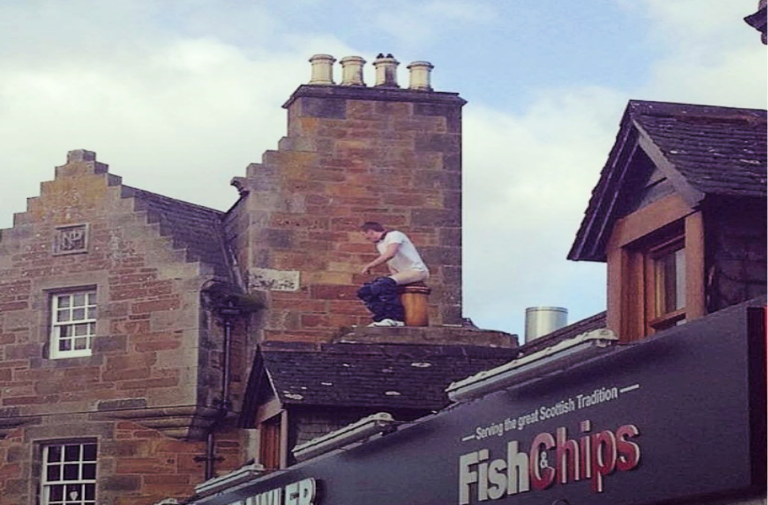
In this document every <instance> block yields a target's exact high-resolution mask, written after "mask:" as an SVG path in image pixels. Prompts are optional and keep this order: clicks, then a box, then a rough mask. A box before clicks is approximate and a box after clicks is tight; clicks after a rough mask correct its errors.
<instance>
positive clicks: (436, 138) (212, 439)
mask: <svg viewBox="0 0 768 505" xmlns="http://www.w3.org/2000/svg"><path fill="white" fill-rule="evenodd" d="M334 61H335V60H334V59H333V58H332V57H331V56H328V55H317V56H315V57H313V58H312V60H311V62H312V80H311V82H310V83H309V84H308V85H304V86H300V87H299V88H298V89H297V90H296V91H295V92H294V93H293V94H292V95H291V97H290V98H289V100H288V101H287V102H286V104H285V106H284V107H285V108H286V110H287V113H288V131H287V135H286V136H285V137H283V138H282V139H281V140H280V142H279V147H278V149H277V150H274V151H268V152H266V153H265V154H264V156H263V159H262V161H261V163H256V164H252V165H250V166H249V167H248V168H247V170H246V173H245V175H244V176H242V177H235V178H234V179H233V182H232V184H233V185H234V186H235V187H236V188H237V190H238V192H239V198H238V199H237V201H235V202H234V204H233V206H232V208H231V209H229V210H228V211H226V212H222V211H217V210H213V209H208V208H205V207H201V206H198V205H194V204H192V203H187V202H182V201H179V200H176V199H172V198H168V197H165V196H162V195H158V194H154V193H151V192H149V191H145V190H141V189H137V188H133V187H130V186H127V185H124V184H123V182H122V179H121V178H120V177H118V176H116V175H114V174H113V173H111V172H110V170H109V169H108V166H107V165H106V164H104V163H102V162H101V161H98V160H97V159H96V154H95V153H93V152H90V151H86V150H76V151H71V152H70V153H69V154H68V155H67V160H66V163H65V164H64V165H62V166H59V167H57V168H56V171H55V177H54V179H53V180H51V181H47V182H44V183H42V185H41V191H40V194H39V196H36V197H34V198H31V199H30V200H29V202H28V206H27V209H26V211H25V212H22V213H19V214H16V215H15V216H14V224H13V226H12V227H11V228H10V229H6V230H2V235H0V496H2V499H1V501H2V503H4V504H5V503H8V504H11V503H13V504H25V505H26V504H31V503H42V504H47V505H54V504H63V503H64V502H65V498H66V500H68V501H66V503H68V504H77V505H86V504H94V503H99V504H100V505H127V504H131V505H142V504H150V503H154V502H156V501H158V500H160V499H162V498H166V497H183V496H189V495H191V494H192V492H193V488H194V486H195V485H196V484H199V483H201V482H203V481H205V480H207V479H210V478H211V477H214V476H216V475H219V474H221V473H226V472H227V471H229V470H232V469H235V468H238V467H240V466H241V465H242V464H243V463H244V462H246V461H247V460H249V459H253V458H255V459H256V460H257V461H258V460H260V459H264V460H265V461H266V458H267V457H268V456H269V457H271V458H272V459H271V460H269V464H270V465H274V466H284V465H286V464H287V463H288V462H289V461H288V457H287V454H288V453H289V449H290V447H289V446H288V444H289V443H290V444H294V443H295V442H296V440H304V439H306V438H307V437H308V436H311V435H310V433H311V434H312V435H314V434H317V433H319V432H322V431H328V430H331V429H333V428H335V427H338V426H340V425H342V424H345V423H347V422H348V421H349V418H350V417H351V416H357V415H358V414H360V413H365V412H368V411H369V410H372V409H373V410H379V409H381V408H390V407H391V408H395V409H399V410H398V412H399V413H402V414H403V415H405V416H406V417H409V418H415V417H419V416H421V415H424V414H426V413H429V412H431V411H432V410H435V409H438V408H441V407H442V406H444V405H446V404H447V398H445V395H444V394H443V393H442V389H443V388H444V387H445V386H446V385H447V383H448V382H450V381H451V380H456V379H458V378H460V377H461V376H464V375H466V374H467V373H475V372H477V371H479V370H482V369H484V368H488V367H490V366H495V365H496V364H498V363H499V362H500V361H499V360H506V359H509V358H510V357H513V353H514V351H513V350H512V348H513V347H514V346H515V340H514V338H513V337H512V336H510V335H506V334H499V333H497V332H496V333H493V332H483V331H481V330H478V329H476V328H464V327H463V325H462V313H461V108H462V106H463V105H464V103H465V102H464V100H462V99H461V98H460V97H459V96H458V95H457V94H456V93H446V92H437V91H433V90H432V88H431V85H430V78H429V77H430V71H431V69H432V66H431V65H430V64H429V63H426V62H414V63H412V64H411V65H409V67H408V68H409V70H410V83H409V85H408V86H407V87H403V88H401V87H400V86H399V85H398V82H397V75H396V74H397V72H396V70H397V65H398V62H397V61H396V60H395V59H394V58H392V57H391V55H388V56H383V55H380V56H379V57H378V58H377V59H376V61H375V62H374V66H375V67H376V83H375V84H374V85H373V86H366V85H365V84H364V82H363V79H362V76H363V72H362V68H363V64H364V61H363V60H362V58H360V57H347V58H344V59H342V60H341V66H342V74H343V77H342V80H341V83H340V84H338V85H337V84H335V83H334V78H333V63H334ZM366 220H376V221H380V222H382V223H384V224H385V225H387V226H390V227H393V228H397V229H401V230H403V231H405V232H407V233H408V234H409V235H410V237H411V238H412V239H413V240H414V242H415V243H416V244H417V245H418V247H419V249H420V251H421V252H422V253H423V256H424V258H425V260H426V262H427V263H428V264H429V266H430V269H431V272H432V275H431V278H430V280H429V287H430V288H431V290H432V292H431V295H430V297H429V304H428V313H429V318H430V326H429V327H425V328H398V329H393V330H389V331H390V332H391V333H387V330H384V334H382V330H379V333H378V334H376V331H375V329H374V330H373V332H372V333H369V332H365V331H362V330H360V329H358V330H354V331H352V330H350V329H349V328H351V327H352V326H355V325H362V324H366V323H367V322H369V319H368V315H367V312H366V310H365V309H364V307H363V306H362V304H361V303H360V302H359V301H358V300H357V299H356V297H355V292H356V289H357V287H358V286H359V285H360V284H361V283H362V282H363V281H366V280H369V279H370V277H367V276H363V275H361V274H359V271H360V266H361V265H363V264H365V263H366V262H367V261H369V260H370V259H371V258H372V257H373V256H374V254H373V250H372V248H371V246H370V244H368V243H366V242H364V241H363V239H362V237H361V236H360V234H359V233H358V228H359V226H360V224H361V223H362V222H363V221H366ZM382 273H383V272H382ZM344 328H347V330H344ZM361 332H362V334H361ZM350 335H352V337H350ZM387 335H389V336H390V337H392V339H395V340H399V342H398V343H387V341H388V337H387ZM357 338H362V339H363V340H364V341H365V339H367V338H370V339H373V340H371V341H368V343H367V344H364V345H368V346H369V348H368V351H369V352H358V350H359V349H361V347H355V345H353V344H351V343H350V339H352V340H354V339H357ZM264 342H268V343H270V345H271V346H272V347H269V346H267V345H265V346H264V349H263V350H259V346H260V344H261V343H264ZM374 344H375V345H374ZM329 346H330V347H329ZM489 346H490V347H495V348H498V349H499V351H498V353H488V352H483V351H482V349H484V348H487V347H489ZM374 348H375V352H373V350H374ZM331 349H332V350H331ZM477 349H480V350H477ZM307 351H311V352H312V353H315V354H307ZM291 352H292V353H293V354H290V353H291ZM318 352H319V353H320V354H317V353H318ZM459 354H460V355H461V356H464V358H462V360H463V361H462V363H463V364H462V365H461V366H458V365H456V366H453V365H451V364H450V361H451V360H450V357H451V356H454V357H455V356H458V355H459ZM321 355H322V356H326V357H327V358H320V357H318V356H321ZM347 355H350V356H351V357H350V358H347V357H346V356H347ZM296 358H301V359H300V360H299V362H296V363H297V366H299V367H300V368H301V369H302V370H305V372H306V373H305V374H304V375H303V376H302V378H301V383H300V384H296V387H297V388H298V389H297V390H296V391H293V390H290V389H289V388H287V387H283V385H282V383H281V382H280V381H281V380H282V379H283V377H284V375H285V374H283V375H280V374H279V370H278V368H279V367H280V363H294V362H295V359H296ZM353 358H354V359H353ZM324 359H325V361H323V360H324ZM292 360H294V361H292ZM334 360H335V361H334ZM454 361H455V360H454ZM310 362H312V363H315V364H317V367H316V368H312V367H310V366H309V364H310ZM344 363H346V364H348V365H354V366H355V367H359V368H361V369H362V368H365V369H368V370H378V372H377V373H373V374H369V375H364V376H363V375H360V376H357V375H353V376H351V378H352V380H349V381H348V383H347V384H346V386H343V387H341V385H339V384H337V386H336V387H332V386H333V382H331V381H329V380H328V377H327V373H326V371H325V370H324V368H323V367H324V366H332V367H333V366H340V367H341V366H343V364H344ZM457 363H458V362H457ZM305 365H306V368H305ZM374 365H375V366H376V367H379V368H371V367H374ZM385 369H391V370H398V375H399V376H401V377H405V376H406V375H407V376H408V377H411V378H413V379H414V380H418V381H419V384H418V386H417V385H416V383H414V385H413V386H412V387H410V389H406V388H405V385H403V386H402V387H401V389H402V391H401V390H395V389H391V388H390V389H387V390H386V391H381V390H377V389H376V386H375V384H377V383H378V381H379V380H380V378H381V376H382V374H387V373H388V372H386V370H385ZM404 370H405V371H407V372H408V374H405V372H404ZM435 371H438V373H435ZM324 374H325V375H326V376H324ZM404 374H405V375H404ZM288 375H290V373H289V374H288ZM416 377H418V379H416ZM348 378H349V377H348ZM275 386H277V388H275ZM302 387H304V388H311V389H312V391H315V394H314V397H313V398H315V399H316V400H317V401H312V402H310V401H305V402H303V404H302V405H297V404H298V403H301V402H300V401H299V400H297V398H298V397H299V396H298V395H300V394H301V391H303V390H302V389H301V388H302ZM355 388H358V389H357V390H355ZM423 388H426V390H428V391H431V393H430V394H431V397H429V398H425V397H423V394H424V391H422V389H423ZM363 390H368V392H369V394H373V395H374V396H375V398H369V400H368V401H367V402H366V403H361V398H362V397H361V394H362V393H361V392H362V391H363ZM286 391H288V392H287V393H286ZM388 391H389V393H388ZM392 391H396V392H397V393H399V394H394V393H392ZM321 392H322V394H321ZM419 395H422V396H419ZM304 396H305V397H306V398H307V399H309V398H310V395H309V394H308V393H306V394H305V395H304ZM270 398H272V399H276V400H277V401H270ZM291 402H293V403H292V404H291ZM289 412H290V413H291V415H288V413H289ZM294 413H295V414H296V415H295V416H294V415H293V414H294ZM261 423H263V426H262V429H259V427H260V424H261ZM276 423H282V424H281V425H279V428H278V429H275V425H276ZM275 448H277V452H275Z"/></svg>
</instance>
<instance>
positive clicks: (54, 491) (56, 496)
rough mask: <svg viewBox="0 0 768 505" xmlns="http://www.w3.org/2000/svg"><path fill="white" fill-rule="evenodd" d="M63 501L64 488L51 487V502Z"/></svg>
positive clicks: (60, 486) (59, 486)
mask: <svg viewBox="0 0 768 505" xmlns="http://www.w3.org/2000/svg"><path fill="white" fill-rule="evenodd" d="M63 499H64V486H62V485H58V486H51V500H52V501H61V500H63Z"/></svg>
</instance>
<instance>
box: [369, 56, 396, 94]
mask: <svg viewBox="0 0 768 505" xmlns="http://www.w3.org/2000/svg"><path fill="white" fill-rule="evenodd" d="M399 64H400V62H399V61H397V60H396V59H395V58H394V56H392V54H387V55H386V56H383V55H382V54H381V53H379V56H377V57H376V61H374V62H373V66H374V67H375V68H376V86H379V87H383V88H399V87H400V86H399V85H398V84H397V66H398V65H399Z"/></svg>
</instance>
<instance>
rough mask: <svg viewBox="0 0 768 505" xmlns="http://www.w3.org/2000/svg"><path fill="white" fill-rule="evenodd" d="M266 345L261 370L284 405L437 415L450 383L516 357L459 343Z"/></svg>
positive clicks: (510, 351) (505, 351)
mask: <svg viewBox="0 0 768 505" xmlns="http://www.w3.org/2000/svg"><path fill="white" fill-rule="evenodd" d="M270 344H273V343H271V342H269V343H265V344H262V347H261V351H260V352H261V357H262V358H263V366H264V367H265V368H266V371H267V374H268V376H269V378H270V380H271V382H272V385H273V387H274V390H275V392H276V394H277V395H278V397H279V398H280V400H281V402H282V403H283V404H284V405H286V404H288V405H312V406H331V407H351V406H354V407H371V408H373V407H375V408H381V409H418V410H424V411H436V410H439V409H441V408H443V407H445V406H447V405H448V404H449V401H448V397H447V396H446V394H445V388H446V387H448V385H449V384H450V383H451V382H453V381H456V380H460V379H465V378H467V377H469V376H470V375H474V374H476V373H478V372H480V371H482V370H486V369H489V368H494V367H497V366H499V365H502V364H504V363H507V362H508V361H510V360H512V359H514V358H516V357H517V355H518V351H517V349H500V348H488V347H475V346H461V345H419V344H360V343H341V344H325V345H323V347H322V349H321V351H320V352H318V351H317V350H306V351H297V350H285V349H280V348H279V347H277V348H275V346H274V345H270ZM278 345H279V344H278ZM257 361H258V360H257ZM254 369H256V366H255V367H254Z"/></svg>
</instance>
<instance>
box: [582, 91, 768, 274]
mask: <svg viewBox="0 0 768 505" xmlns="http://www.w3.org/2000/svg"><path fill="white" fill-rule="evenodd" d="M638 146H639V147H640V148H641V149H642V150H643V151H644V152H645V153H646V154H647V155H648V157H649V158H650V159H651V161H652V162H653V163H654V165H655V166H656V167H657V168H658V169H659V170H661V171H662V172H663V173H664V175H665V176H666V177H667V179H668V180H669V181H670V183H671V184H672V186H673V188H674V190H675V191H676V192H677V193H679V194H680V195H681V196H682V197H683V198H684V199H685V200H686V201H687V202H688V204H689V205H691V207H694V206H696V205H698V203H699V202H701V200H703V199H705V198H708V197H714V198H718V197H726V196H727V197H738V198H763V199H764V198H765V196H766V179H767V178H766V111H764V110H757V109H739V108H732V107H716V106H708V105H693V104H681V103H667V102H650V101H640V100H631V101H630V102H629V104H628V105H627V108H626V110H625V112H624V116H623V118H622V121H621V127H620V128H619V132H618V134H617V135H616V142H615V144H614V146H613V148H612V149H611V152H610V154H609V156H608V160H607V162H606V164H605V166H604V168H603V170H602V172H601V174H600V180H599V181H598V183H597V185H596V186H595V188H594V189H593V190H592V197H591V198H590V201H589V206H588V208H587V210H586V212H585V215H584V219H583V220H582V223H581V227H580V228H579V231H578V232H577V235H576V239H575V241H574V244H573V246H572V248H571V251H570V252H569V254H568V258H569V259H574V260H589V261H605V241H606V240H607V236H608V233H610V230H611V229H612V224H613V221H614V220H616V219H618V218H620V217H622V216H621V214H620V212H621V210H622V203H623V202H622V200H624V199H625V197H626V195H627V192H628V191H631V189H632V188H629V186H632V184H633V182H632V181H636V175H637V174H630V173H628V167H629V166H630V165H631V164H630V160H631V153H632V152H633V150H634V149H635V148H636V147H638Z"/></svg>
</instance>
